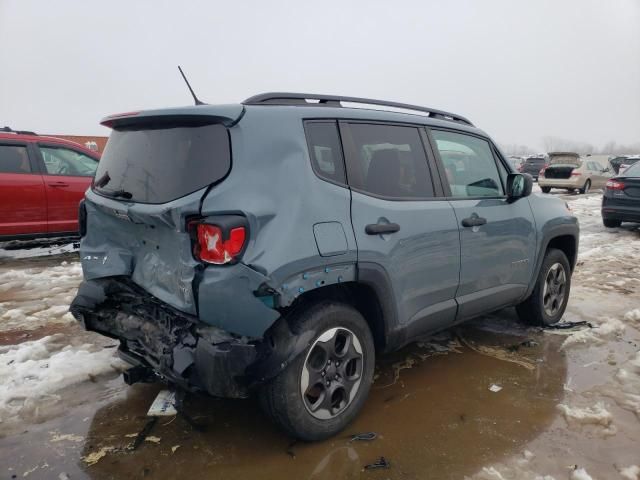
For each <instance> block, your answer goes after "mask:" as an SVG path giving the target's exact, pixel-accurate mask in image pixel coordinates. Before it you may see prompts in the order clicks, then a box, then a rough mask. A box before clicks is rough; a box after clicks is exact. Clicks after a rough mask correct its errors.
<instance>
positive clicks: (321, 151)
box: [304, 122, 346, 183]
mask: <svg viewBox="0 0 640 480" xmlns="http://www.w3.org/2000/svg"><path fill="white" fill-rule="evenodd" d="M304 129H305V132H306V134H307V143H308V145H309V156H310V157H311V164H312V166H313V170H314V171H315V172H316V173H317V174H318V176H320V177H321V178H325V179H327V180H330V181H332V182H337V183H346V180H345V174H344V161H343V160H342V146H341V144H340V136H339V135H338V125H337V124H336V122H307V123H306V124H305V126H304Z"/></svg>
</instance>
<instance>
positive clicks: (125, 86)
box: [0, 0, 640, 147]
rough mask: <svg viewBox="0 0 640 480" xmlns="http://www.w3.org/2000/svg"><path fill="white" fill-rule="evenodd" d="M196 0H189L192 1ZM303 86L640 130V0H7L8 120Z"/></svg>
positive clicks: (3, 86) (0, 73)
mask: <svg viewBox="0 0 640 480" xmlns="http://www.w3.org/2000/svg"><path fill="white" fill-rule="evenodd" d="M186 4H188V6H185V5H186ZM178 64H181V65H182V66H183V68H184V69H185V71H186V73H187V75H188V77H189V79H190V81H191V83H192V85H193V87H194V89H195V90H196V92H197V93H198V95H199V96H200V97H201V98H202V99H203V100H204V101H206V102H208V103H229V102H239V101H242V100H243V99H245V98H247V97H249V96H251V95H253V94H255V93H259V92H265V91H274V90H279V91H302V92H317V93H333V94H342V95H352V96H362V97H371V98H381V99H385V100H395V101H400V102H407V103H414V104H421V105H427V106H431V107H435V108H440V109H443V110H449V111H452V112H456V113H459V114H461V115H464V116H467V117H468V118H470V119H471V120H472V121H473V122H474V123H475V124H476V125H478V126H480V127H481V128H483V129H484V130H486V131H487V132H488V133H489V134H490V135H491V136H492V137H493V138H494V139H496V140H497V141H498V142H501V143H507V144H510V143H519V144H527V145H530V146H533V147H541V146H542V145H543V143H542V137H544V136H547V135H553V136H558V137H564V138H569V139H573V140H579V141H586V142H589V143H592V144H596V145H599V144H603V143H605V142H606V141H609V140H615V141H617V142H619V143H637V142H640V0H611V1H603V0H567V1H562V0H548V1H542V0H530V1H513V0H504V1H502V0H495V1H494V0H489V1H487V0H483V1H472V0H470V1H449V2H444V1H435V0H433V1H424V0H420V1H418V0H416V1H400V0H395V1H392V0H383V1H377V0H366V1H365V0H363V1H346V0H338V1H333V0H323V1H321V2H304V1H301V0H293V1H236V2H230V1H224V2H223V1H201V2H196V1H190V2H186V1H182V2H177V1H176V2H160V1H157V0H154V1H141V0H138V1H120V0H117V1H116V0H109V1H106V2H87V1H67V0H49V1H31V0H0V126H2V125H10V126H12V127H14V128H20V129H29V130H35V131H37V132H44V133H59V134H62V133H64V134H108V130H107V129H104V128H103V127H101V126H100V125H99V124H98V122H99V120H100V118H102V117H103V116H105V115H107V114H110V113H115V112H120V111H129V110H137V109H144V108H155V107H164V106H175V105H185V104H189V103H190V102H191V98H190V96H189V94H188V91H187V89H186V87H185V86H184V84H183V83H182V79H181V78H180V77H179V74H178V72H177V69H176V65H178Z"/></svg>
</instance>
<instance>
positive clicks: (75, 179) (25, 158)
mask: <svg viewBox="0 0 640 480" xmlns="http://www.w3.org/2000/svg"><path fill="white" fill-rule="evenodd" d="M99 159H100V156H99V154H97V153H96V152H94V151H92V150H89V149H87V148H84V147H83V146H82V145H79V144H77V143H73V142H69V141H66V140H62V139H58V138H52V137H43V136H39V135H36V134H35V133H33V132H20V131H13V130H11V129H10V128H8V127H5V128H3V129H0V240H13V239H22V238H35V237H55V236H66V235H77V234H78V204H79V203H80V200H82V198H83V197H84V192H85V191H86V190H87V188H88V187H89V185H90V184H91V180H92V178H93V175H94V173H95V171H96V168H97V166H98V160H99Z"/></svg>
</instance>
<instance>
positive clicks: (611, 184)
mask: <svg viewBox="0 0 640 480" xmlns="http://www.w3.org/2000/svg"><path fill="white" fill-rule="evenodd" d="M605 188H606V189H607V190H624V183H623V182H618V181H617V180H607V183H606V184H605Z"/></svg>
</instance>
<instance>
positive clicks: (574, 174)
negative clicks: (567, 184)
mask: <svg viewBox="0 0 640 480" xmlns="http://www.w3.org/2000/svg"><path fill="white" fill-rule="evenodd" d="M580 175H582V173H580V172H576V171H575V170H574V171H573V172H571V176H572V177H579V176H580Z"/></svg>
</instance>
